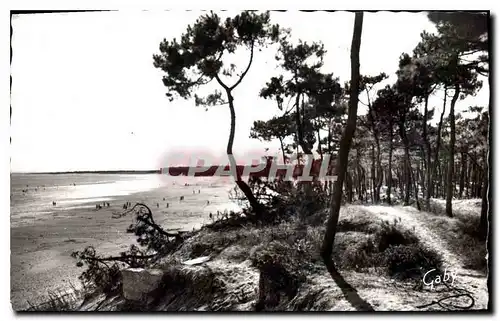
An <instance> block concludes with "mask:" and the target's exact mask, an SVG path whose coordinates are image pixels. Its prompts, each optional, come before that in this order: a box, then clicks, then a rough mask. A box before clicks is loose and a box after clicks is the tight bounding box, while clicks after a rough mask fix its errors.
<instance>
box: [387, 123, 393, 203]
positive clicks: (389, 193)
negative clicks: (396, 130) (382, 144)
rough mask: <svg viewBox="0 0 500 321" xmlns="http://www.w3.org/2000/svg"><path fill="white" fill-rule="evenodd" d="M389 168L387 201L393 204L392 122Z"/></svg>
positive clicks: (390, 127) (390, 125)
mask: <svg viewBox="0 0 500 321" xmlns="http://www.w3.org/2000/svg"><path fill="white" fill-rule="evenodd" d="M389 130H390V132H389V170H388V180H389V183H388V185H387V203H388V204H389V205H390V204H391V188H392V140H393V131H392V123H391V124H389Z"/></svg>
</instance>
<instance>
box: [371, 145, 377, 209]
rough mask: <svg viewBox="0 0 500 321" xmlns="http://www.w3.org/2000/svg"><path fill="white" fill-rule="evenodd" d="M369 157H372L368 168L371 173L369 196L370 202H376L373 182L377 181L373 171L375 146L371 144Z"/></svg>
mask: <svg viewBox="0 0 500 321" xmlns="http://www.w3.org/2000/svg"><path fill="white" fill-rule="evenodd" d="M370 155H371V159H372V165H371V168H370V173H371V186H372V188H371V193H370V194H371V196H372V203H378V200H377V196H376V195H375V184H376V181H377V176H376V173H375V147H374V146H373V145H372V148H371V153H370Z"/></svg>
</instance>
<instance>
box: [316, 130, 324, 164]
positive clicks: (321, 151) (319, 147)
mask: <svg viewBox="0 0 500 321" xmlns="http://www.w3.org/2000/svg"><path fill="white" fill-rule="evenodd" d="M316 132H317V133H318V151H319V157H320V159H321V162H323V149H322V148H321V136H320V135H319V127H318V129H317V130H316Z"/></svg>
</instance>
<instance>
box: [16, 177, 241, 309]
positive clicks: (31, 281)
mask: <svg viewBox="0 0 500 321" xmlns="http://www.w3.org/2000/svg"><path fill="white" fill-rule="evenodd" d="M190 180H193V181H192V182H191V181H190V182H189V184H190V185H189V186H185V185H184V183H183V182H184V181H181V180H176V181H172V182H167V183H165V184H163V185H162V186H160V187H157V188H153V189H150V190H147V191H142V192H141V191H139V192H135V193H132V194H129V195H119V196H116V195H112V196H110V195H105V194H103V195H96V193H94V195H93V198H91V199H90V200H89V199H87V200H85V201H83V200H81V201H80V202H78V201H70V200H66V202H64V197H62V199H60V201H58V204H57V205H56V206H55V208H54V209H53V210H52V211H39V212H33V213H32V214H30V215H31V216H29V215H28V214H23V215H15V216H14V215H13V214H11V223H12V224H11V303H12V307H13V309H14V310H20V309H24V308H27V307H28V306H29V304H37V303H39V302H42V301H44V299H45V298H46V295H47V294H48V291H57V290H60V289H63V290H64V289H66V290H70V288H71V287H70V284H73V285H75V286H77V287H79V286H80V282H79V280H78V276H79V275H80V273H81V272H82V271H83V268H77V267H76V266H75V261H74V259H72V258H71V257H70V254H71V253H72V251H74V250H81V249H83V248H85V246H87V245H93V246H95V247H96V249H97V251H98V252H100V253H103V254H117V253H119V252H120V251H122V250H125V249H127V248H128V247H129V245H130V244H132V243H134V242H135V239H134V237H133V235H131V234H128V233H126V232H125V230H126V228H127V227H128V225H129V224H130V223H132V220H133V217H132V216H131V215H127V216H124V217H122V218H119V219H114V218H112V214H113V213H115V212H122V211H123V204H124V203H125V202H126V201H129V202H131V203H132V204H134V203H135V202H142V203H145V204H147V205H148V206H150V207H151V209H152V211H153V213H154V217H155V220H156V221H157V222H158V223H159V224H161V225H162V226H163V227H164V228H165V229H168V230H191V229H193V228H199V227H200V226H201V225H202V224H204V223H206V222H208V221H209V213H210V212H216V211H217V210H221V211H223V210H224V209H227V210H232V209H233V210H234V209H237V208H238V207H237V205H236V204H234V203H231V201H230V200H229V197H228V192H229V190H231V188H232V185H231V184H228V182H226V181H225V182H219V183H211V182H209V181H202V180H197V179H195V178H190ZM90 185H91V184H90ZM86 188H88V186H87V187H86ZM13 190H14V188H13ZM193 192H194V193H193ZM114 194H117V193H114ZM118 194H120V193H118ZM180 196H184V200H183V201H182V202H181V201H180V200H179V198H180ZM13 197H14V198H15V197H16V195H14V196H13ZM164 199H165V200H164ZM103 201H106V202H109V203H110V207H103V208H102V209H100V210H97V209H96V208H95V204H97V203H99V202H100V203H102V202H103ZM207 201H209V202H210V203H209V204H207ZM47 202H49V200H47ZM12 203H13V204H14V205H12V207H15V206H16V205H15V203H16V202H15V201H13V202H12ZM167 203H169V207H168V208H167ZM60 204H64V205H60ZM157 204H158V207H157ZM11 211H12V212H14V211H13V210H12V208H11Z"/></svg>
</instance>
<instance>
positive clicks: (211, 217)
mask: <svg viewBox="0 0 500 321" xmlns="http://www.w3.org/2000/svg"><path fill="white" fill-rule="evenodd" d="M208 216H209V217H210V220H212V219H213V215H212V212H210V214H209V215H208Z"/></svg>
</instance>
